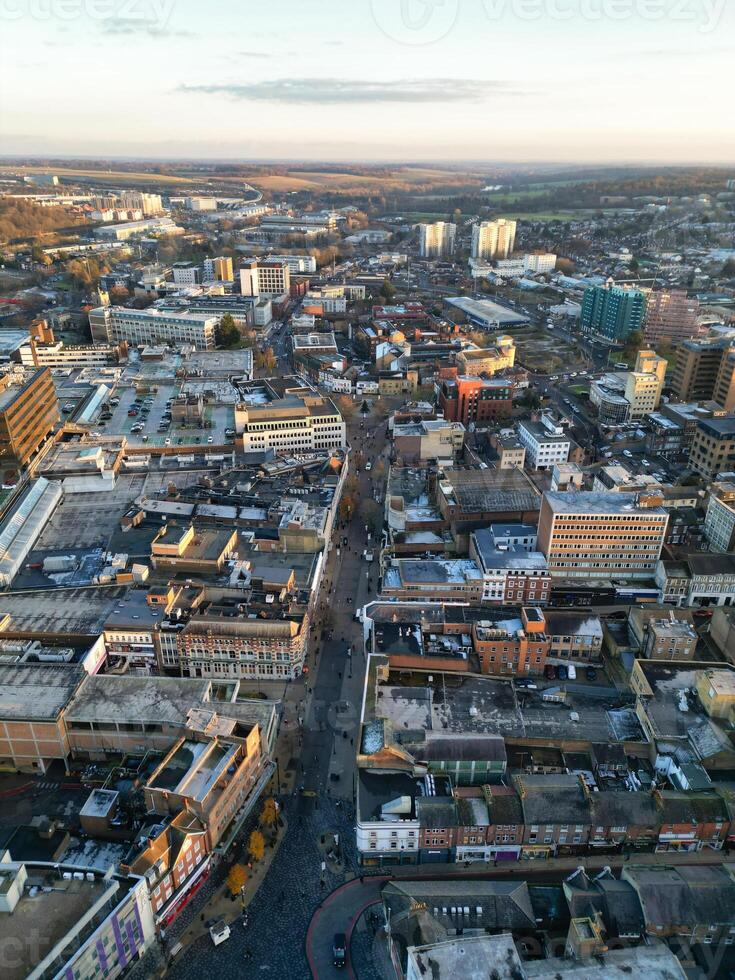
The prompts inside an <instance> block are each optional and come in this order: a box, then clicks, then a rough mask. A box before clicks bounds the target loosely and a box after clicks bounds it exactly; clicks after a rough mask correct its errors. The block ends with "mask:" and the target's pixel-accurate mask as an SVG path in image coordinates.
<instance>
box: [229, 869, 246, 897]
mask: <svg viewBox="0 0 735 980" xmlns="http://www.w3.org/2000/svg"><path fill="white" fill-rule="evenodd" d="M247 880H248V873H247V869H246V868H245V867H244V866H243V865H242V864H233V865H232V867H231V868H230V870H229V871H228V872H227V888H228V891H229V892H230V895H239V894H240V892H241V891H242V889H243V886H244V885H245V883H246V882H247Z"/></svg>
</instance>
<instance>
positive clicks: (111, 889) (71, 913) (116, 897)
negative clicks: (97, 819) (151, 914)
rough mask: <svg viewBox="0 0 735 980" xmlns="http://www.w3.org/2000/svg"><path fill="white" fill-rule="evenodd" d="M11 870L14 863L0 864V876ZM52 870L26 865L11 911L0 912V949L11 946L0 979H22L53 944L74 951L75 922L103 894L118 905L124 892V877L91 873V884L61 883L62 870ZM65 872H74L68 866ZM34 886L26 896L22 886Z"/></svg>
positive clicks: (76, 942) (62, 881)
mask: <svg viewBox="0 0 735 980" xmlns="http://www.w3.org/2000/svg"><path fill="white" fill-rule="evenodd" d="M14 867H16V865H1V866H0V876H4V875H5V874H6V873H8V872H10V871H11V869H12V868H14ZM57 867H58V870H56V869H55V868H51V869H49V868H47V867H45V866H40V865H39V866H35V867H34V866H33V865H32V864H26V865H25V868H26V872H27V875H28V878H27V881H26V891H25V892H24V894H23V896H22V898H21V899H20V901H19V902H18V904H17V905H16V907H15V909H14V910H13V912H12V913H5V912H4V913H2V914H0V947H2V948H5V946H6V944H9V943H12V947H11V946H8V947H7V948H12V949H13V957H12V958H9V957H5V958H4V959H5V961H4V963H3V978H4V980H24V978H25V977H27V976H28V975H29V974H30V973H32V972H33V969H34V967H36V966H38V965H39V964H40V963H42V962H43V960H44V959H45V958H46V957H47V956H48V955H49V954H50V953H51V952H52V951H53V950H54V948H55V947H56V945H57V944H59V943H63V945H65V946H68V947H69V948H70V950H72V951H74V950H76V949H77V948H78V946H79V942H78V940H77V938H76V933H77V928H78V926H79V922H80V919H82V918H83V917H84V916H85V915H87V914H88V913H89V912H91V911H92V910H93V909H94V908H95V907H96V906H97V905H98V904H99V903H100V902H102V900H103V899H104V898H105V897H106V896H109V898H112V900H113V902H114V903H115V904H118V903H119V902H120V901H122V899H123V897H124V895H125V893H126V892H127V890H128V888H129V884H128V883H127V882H126V881H125V879H118V878H111V879H105V878H103V877H102V876H101V875H96V876H95V877H94V880H92V881H87V879H86V875H85V878H84V880H83V881H79V879H77V878H71V879H64V878H63V877H62V876H61V875H60V874H59V871H62V872H63V870H64V865H60V866H57ZM69 870H70V871H71V872H74V871H77V872H78V871H79V869H78V868H75V867H71V866H70V868H69ZM34 885H35V886H36V887H37V888H38V891H37V892H36V894H35V895H34V896H33V897H31V896H30V895H29V894H28V887H29V886H31V887H32V886H34ZM0 888H2V877H0ZM45 889H48V890H45ZM109 898H108V900H109ZM19 936H33V937H34V942H33V943H30V942H28V943H18V942H17V939H18V937H19ZM65 939H66V942H64V940H65Z"/></svg>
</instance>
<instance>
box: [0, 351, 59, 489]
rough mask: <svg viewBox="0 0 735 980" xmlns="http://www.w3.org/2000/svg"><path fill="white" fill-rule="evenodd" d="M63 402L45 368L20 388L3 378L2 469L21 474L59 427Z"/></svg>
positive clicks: (0, 387) (0, 405) (0, 382)
mask: <svg viewBox="0 0 735 980" xmlns="http://www.w3.org/2000/svg"><path fill="white" fill-rule="evenodd" d="M59 418H60V415H59V401H58V399H57V397H56V389H55V387H54V382H53V378H52V377H51V371H50V370H49V369H48V368H41V370H39V371H36V372H35V373H34V374H32V375H31V377H30V379H29V380H27V381H23V382H22V383H20V384H15V383H13V382H12V381H11V376H10V375H8V374H5V375H2V376H0V469H2V471H3V473H8V474H10V473H12V472H13V471H17V470H20V469H21V468H22V467H24V466H25V465H26V463H28V462H29V461H30V460H31V459H32V457H33V456H34V455H35V454H36V453H37V452H38V450H39V449H40V447H41V446H42V445H43V443H44V442H45V441H46V440H47V439H48V437H49V436H50V435H51V434H52V432H53V430H54V426H55V425H56V424H57V423H58V421H59Z"/></svg>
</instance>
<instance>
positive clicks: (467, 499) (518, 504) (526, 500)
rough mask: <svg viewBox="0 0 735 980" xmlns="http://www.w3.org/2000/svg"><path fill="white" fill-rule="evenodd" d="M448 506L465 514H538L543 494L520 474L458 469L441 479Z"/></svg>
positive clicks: (447, 471)
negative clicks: (526, 512)
mask: <svg viewBox="0 0 735 980" xmlns="http://www.w3.org/2000/svg"><path fill="white" fill-rule="evenodd" d="M438 483H439V487H440V489H441V492H442V493H443V495H444V497H445V498H446V500H447V503H448V504H449V505H450V506H457V507H459V509H460V510H461V511H464V512H465V513H477V512H482V511H485V512H488V511H490V512H491V511H498V512H503V511H537V510H539V507H540V505H541V494H540V493H539V492H538V490H537V489H536V487H535V486H534V485H533V483H532V482H531V481H530V480H529V478H528V477H527V476H526V475H525V473H523V472H522V471H521V470H518V469H513V470H491V469H482V468H477V469H455V468H452V467H447V468H446V469H445V470H444V471H443V472H442V473H441V474H440V475H439V479H438Z"/></svg>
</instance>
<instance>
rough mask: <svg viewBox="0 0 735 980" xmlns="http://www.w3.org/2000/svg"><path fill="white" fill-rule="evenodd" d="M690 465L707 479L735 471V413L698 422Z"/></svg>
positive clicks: (690, 455)
mask: <svg viewBox="0 0 735 980" xmlns="http://www.w3.org/2000/svg"><path fill="white" fill-rule="evenodd" d="M689 466H690V467H691V468H692V469H693V470H696V471H697V473H699V475H700V476H701V477H703V478H704V479H705V480H714V479H715V477H716V476H718V475H719V474H720V473H732V472H735V415H727V416H725V417H724V418H718V419H714V418H713V419H702V420H700V421H699V422H698V423H697V427H696V429H695V431H694V439H693V441H692V448H691V452H690V454H689Z"/></svg>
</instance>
